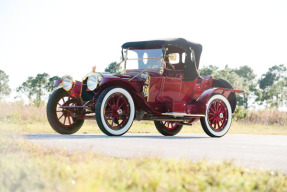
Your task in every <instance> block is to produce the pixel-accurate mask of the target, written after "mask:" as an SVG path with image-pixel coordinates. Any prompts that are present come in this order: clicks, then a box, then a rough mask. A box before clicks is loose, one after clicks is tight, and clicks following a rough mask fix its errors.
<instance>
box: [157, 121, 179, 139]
mask: <svg viewBox="0 0 287 192" xmlns="http://www.w3.org/2000/svg"><path fill="white" fill-rule="evenodd" d="M154 124H155V127H156V129H157V130H158V132H160V133H161V134H162V135H165V136H174V135H176V134H177V133H179V132H180V131H181V129H182V127H183V126H182V125H179V124H178V122H176V121H154Z"/></svg>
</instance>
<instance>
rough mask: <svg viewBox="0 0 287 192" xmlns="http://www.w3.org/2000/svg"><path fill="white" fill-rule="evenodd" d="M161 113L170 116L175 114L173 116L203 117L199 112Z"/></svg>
mask: <svg viewBox="0 0 287 192" xmlns="http://www.w3.org/2000/svg"><path fill="white" fill-rule="evenodd" d="M162 115H171V116H175V117H184V116H188V117H205V115H201V114H187V113H174V112H167V113H162Z"/></svg>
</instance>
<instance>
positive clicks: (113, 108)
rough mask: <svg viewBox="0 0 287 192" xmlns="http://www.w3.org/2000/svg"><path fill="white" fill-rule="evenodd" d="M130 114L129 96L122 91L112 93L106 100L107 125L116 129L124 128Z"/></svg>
mask: <svg viewBox="0 0 287 192" xmlns="http://www.w3.org/2000/svg"><path fill="white" fill-rule="evenodd" d="M129 116H130V106H129V103H128V100H127V98H126V97H125V96H124V95H123V94H121V93H114V94H112V95H111V96H110V97H109V98H108V99H107V101H106V103H105V107H104V117H105V121H106V123H107V125H108V126H109V127H110V128H111V129H114V130H119V129H121V128H123V127H124V126H125V125H126V123H127V122H128V119H129Z"/></svg>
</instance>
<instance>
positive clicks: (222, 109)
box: [207, 100, 228, 131]
mask: <svg viewBox="0 0 287 192" xmlns="http://www.w3.org/2000/svg"><path fill="white" fill-rule="evenodd" d="M207 118H208V124H209V126H210V127H211V128H212V130H214V131H222V130H223V129H224V127H225V126H226V124H227V120H228V112H227V107H226V105H225V103H224V102H223V101H222V100H214V101H213V102H212V103H211V104H210V105H209V109H208V116H207Z"/></svg>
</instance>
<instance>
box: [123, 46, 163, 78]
mask: <svg viewBox="0 0 287 192" xmlns="http://www.w3.org/2000/svg"><path fill="white" fill-rule="evenodd" d="M129 50H133V49H129V48H123V49H122V62H124V74H126V73H127V68H126V66H127V61H128V60H149V59H154V60H156V59H160V62H161V67H160V68H146V69H130V71H142V72H143V71H148V70H153V71H154V70H157V69H158V70H159V71H158V72H159V73H160V74H161V73H162V71H163V69H164V59H163V58H164V57H165V52H166V50H165V48H162V56H160V57H150V58H130V59H129V58H128V51H129ZM134 50H138V49H134ZM139 50H140V49H139ZM149 50H152V49H149ZM128 71H129V70H128Z"/></svg>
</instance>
